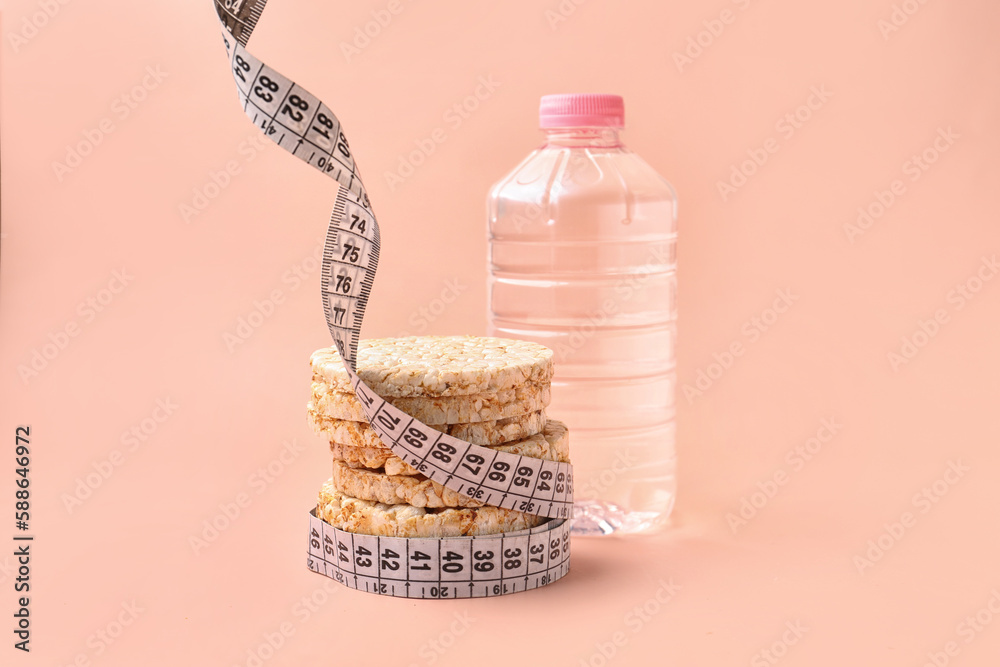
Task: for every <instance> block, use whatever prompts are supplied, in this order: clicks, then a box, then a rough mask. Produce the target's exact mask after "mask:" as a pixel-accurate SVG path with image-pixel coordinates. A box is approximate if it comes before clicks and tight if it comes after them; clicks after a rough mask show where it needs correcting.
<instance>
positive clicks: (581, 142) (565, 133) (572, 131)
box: [542, 127, 622, 148]
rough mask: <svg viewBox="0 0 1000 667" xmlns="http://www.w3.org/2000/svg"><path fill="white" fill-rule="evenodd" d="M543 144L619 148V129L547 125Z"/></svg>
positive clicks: (563, 146)
mask: <svg viewBox="0 0 1000 667" xmlns="http://www.w3.org/2000/svg"><path fill="white" fill-rule="evenodd" d="M542 131H543V132H545V146H546V147H549V146H553V147H561V148H621V146H622V142H621V138H620V137H619V136H618V133H619V130H618V128H614V127H547V128H544V129H543V130H542Z"/></svg>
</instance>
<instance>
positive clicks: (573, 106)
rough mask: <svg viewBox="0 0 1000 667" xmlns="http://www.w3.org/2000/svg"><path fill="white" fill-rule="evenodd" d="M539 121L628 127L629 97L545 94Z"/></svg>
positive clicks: (541, 123) (558, 124) (543, 125)
mask: <svg viewBox="0 0 1000 667" xmlns="http://www.w3.org/2000/svg"><path fill="white" fill-rule="evenodd" d="M538 123H539V127H541V128H548V127H614V128H623V127H625V101H624V100H622V98H621V97H620V96H619V95H600V94H589V93H587V94H574V95H544V96H542V103H541V105H540V106H539V109H538Z"/></svg>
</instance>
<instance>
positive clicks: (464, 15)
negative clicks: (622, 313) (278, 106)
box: [0, 0, 1000, 667]
mask: <svg viewBox="0 0 1000 667" xmlns="http://www.w3.org/2000/svg"><path fill="white" fill-rule="evenodd" d="M40 7H48V11H49V12H50V13H51V14H52V16H50V17H49V16H47V15H45V16H43V14H39V12H43V10H42V9H40ZM390 9H391V11H390ZM2 11H3V20H2V29H0V32H2V35H3V46H2V51H0V63H2V64H0V67H2V70H0V98H2V102H0V121H2V122H0V127H2V130H0V142H2V164H3V183H2V186H3V200H2V215H3V218H2V225H3V239H2V256H0V259H2V264H0V308H2V316H0V340H2V350H0V370H2V373H3V377H4V381H3V385H2V386H3V398H2V402H0V406H2V407H0V424H2V429H3V431H4V433H6V434H7V435H6V437H7V439H8V446H9V447H12V446H13V439H14V435H13V434H14V429H15V426H16V425H18V424H30V425H31V428H32V447H33V463H32V480H33V481H32V489H33V496H32V503H33V514H32V520H31V521H32V525H31V528H32V532H33V533H34V534H35V535H36V536H37V538H36V542H35V543H34V545H33V547H32V548H33V549H34V551H33V561H32V566H33V570H32V582H31V583H32V590H31V596H32V600H31V609H32V629H33V639H32V649H33V650H32V652H31V653H30V654H27V655H26V654H22V653H21V652H19V651H15V650H13V649H12V648H11V646H12V644H13V636H12V634H11V633H10V630H9V629H8V628H9V626H12V619H11V614H12V613H13V608H14V602H15V601H14V598H15V593H14V591H13V590H12V585H13V579H14V577H15V576H16V575H15V574H13V571H12V567H13V565H14V558H13V556H11V555H7V554H10V553H11V552H12V551H13V547H12V546H5V547H4V548H3V549H2V550H0V553H2V554H5V555H3V556H0V566H2V569H0V581H2V583H0V591H2V593H0V615H2V617H3V618H6V619H7V621H6V623H5V624H4V628H5V629H4V636H5V637H6V639H5V644H4V646H3V648H2V649H0V650H2V652H3V653H2V655H3V658H2V660H0V661H2V663H3V664H4V665H7V664H38V665H42V664H44V665H60V666H65V665H70V664H80V665H84V664H93V665H140V664H142V665H176V664H190V665H254V664H264V665H305V664H309V665H312V664H352V665H354V664H358V665H368V664H370V665H376V664H378V665H389V664H394V665H409V664H415V665H429V664H439V665H469V664H476V665H500V664H546V665H572V666H576V665H580V664H590V665H595V666H597V665H602V664H610V665H616V664H617V665H644V664H685V665H747V664H750V665H771V664H781V665H809V666H817V665H823V666H825V665H879V666H880V667H886V666H895V665H899V666H904V665H905V666H920V665H924V664H937V665H941V664H949V665H959V666H962V667H971V666H987V665H995V664H997V660H998V658H997V656H998V655H1000V616H998V613H1000V595H998V591H1000V565H998V563H1000V537H998V533H997V526H998V518H1000V517H998V507H1000V485H998V484H997V473H998V467H1000V450H998V448H997V442H998V439H1000V420H998V418H997V414H998V412H997V410H998V407H997V406H998V398H1000V379H998V378H1000V346H998V345H997V334H998V332H1000V308H998V301H1000V280H997V279H996V278H997V276H996V272H997V266H996V263H995V262H996V259H995V258H996V257H997V253H998V252H1000V227H998V224H997V222H998V215H997V214H998V205H997V195H996V192H997V182H998V177H1000V169H998V167H997V159H996V156H997V154H998V149H1000V131H998V129H997V128H998V123H997V118H998V115H1000V88H998V86H997V78H996V77H997V63H998V59H1000V42H997V40H996V34H997V31H998V28H1000V6H998V5H997V4H996V3H994V2H987V1H986V0H978V1H976V0H966V1H964V2H925V3H919V2H917V1H916V0H905V1H899V0H879V1H877V2H867V1H866V2H862V1H861V0H848V1H847V2H839V3H820V4H817V3H803V2H799V3H796V2H756V1H755V0H735V1H734V2H728V1H726V0H720V1H719V2H714V3H712V2H698V3H680V2H675V3H655V2H614V3H613V2H610V1H609V0H590V1H589V2H579V1H578V0H577V1H570V0H567V1H564V2H561V3H560V2H558V1H557V0H550V1H548V2H528V1H527V0H509V1H507V2H503V3H485V2H458V1H457V0H452V1H449V2H443V1H442V2H433V3H432V2H427V3H422V2H405V1H402V2H389V1H388V0H376V1H370V0H364V1H362V2H353V3H348V2H326V3H307V2H304V0H272V2H271V5H270V6H269V7H268V9H267V11H266V12H265V13H264V17H263V19H262V21H261V24H260V27H259V29H258V32H257V33H256V34H255V35H254V38H253V40H252V42H251V48H252V50H253V51H254V52H255V53H256V54H257V55H258V56H259V57H261V58H263V59H265V60H266V61H268V62H269V63H270V64H271V65H273V66H275V67H277V68H278V69H279V70H281V71H283V72H284V73H285V74H287V75H289V76H291V77H293V78H295V79H297V80H298V81H300V82H301V83H302V84H303V85H305V86H306V87H308V88H309V89H311V90H312V91H313V92H315V93H317V94H319V95H320V96H321V97H322V98H324V99H325V100H326V101H327V102H328V103H329V104H330V105H331V106H332V107H333V108H334V109H335V110H336V111H337V113H338V114H339V115H340V117H341V119H342V120H343V121H344V123H345V125H346V128H347V132H348V135H349V137H350V138H351V141H352V146H353V148H354V150H355V152H356V154H357V155H358V158H359V161H360V164H361V170H362V173H363V174H364V175H365V178H366V181H367V184H368V186H369V190H370V192H371V196H372V200H373V202H374V204H375V208H376V210H377V212H378V214H379V218H380V221H381V224H382V228H383V236H384V238H383V240H384V251H383V255H382V269H381V272H380V274H379V278H378V280H377V282H376V285H375V290H374V293H373V297H372V303H371V306H370V308H369V314H368V320H367V322H366V326H365V332H364V333H365V335H366V336H382V335H394V334H400V333H403V332H409V333H424V332H429V333H481V332H482V331H484V329H485V305H484V304H485V294H484V285H485V264H484V259H485V252H486V247H485V234H484V228H485V220H484V200H485V196H486V191H487V188H488V186H489V185H490V184H491V183H492V182H493V181H494V180H495V179H496V178H498V177H499V176H500V175H502V174H503V173H506V172H507V171H508V170H509V169H510V167H511V166H512V165H513V164H515V162H516V161H517V160H518V159H520V158H521V157H522V156H523V155H524V154H526V153H527V151H528V150H530V148H531V147H532V146H534V145H535V144H537V143H538V141H539V139H540V133H539V132H538V131H537V130H536V127H537V108H538V106H537V105H538V100H539V97H540V95H542V94H545V93H556V92H565V91H573V90H581V91H601V92H609V93H615V94H620V95H622V96H623V97H624V98H625V102H626V104H627V105H628V109H629V126H628V129H627V131H626V133H625V135H624V138H625V140H626V142H627V143H628V144H629V145H630V146H632V147H634V148H635V149H636V150H637V151H639V152H640V154H642V155H643V156H644V157H645V158H646V159H647V160H648V161H650V162H651V163H652V164H653V166H654V167H656V168H657V169H658V170H659V171H660V172H661V173H663V174H664V175H665V176H666V177H667V178H669V179H670V180H671V181H672V182H673V183H674V185H675V186H676V187H677V190H678V194H679V197H680V202H681V208H680V234H681V240H680V257H679V275H680V293H679V304H680V317H681V328H680V348H679V359H680V365H679V378H680V384H681V387H682V388H684V387H687V389H686V392H685V394H684V395H682V396H681V398H680V401H679V403H680V412H679V445H678V446H679V456H680V496H679V501H678V505H677V513H676V525H675V527H674V528H673V529H671V530H670V531H668V532H665V533H663V534H661V535H658V536H655V537H651V538H646V539H641V540H640V539H635V540H628V541H618V540H602V541H585V540H575V541H574V544H573V565H572V572H571V573H570V575H569V576H568V577H567V579H565V580H564V581H561V582H559V583H557V584H556V585H553V586H551V587H547V588H545V589H542V590H539V591H536V592H532V593H527V594H520V595H515V596H511V597H508V598H501V599H493V600H476V601H465V602H429V601H428V602H421V601H405V600H394V599H386V598H378V597H375V596H370V595H366V594H362V593H357V592H353V591H349V590H346V589H341V588H338V587H337V586H336V585H335V584H333V583H332V582H331V583H330V584H326V581H325V580H324V579H322V578H320V577H318V576H317V575H314V574H312V573H310V572H309V571H308V570H307V569H306V566H305V532H304V531H305V526H306V511H307V510H308V508H309V506H310V505H311V503H312V502H313V499H314V497H315V493H316V490H317V489H318V487H319V485H320V483H321V482H322V480H324V479H325V478H326V477H328V475H329V467H330V466H329V453H328V451H327V449H326V447H325V446H324V445H323V443H322V442H321V441H320V440H319V439H318V438H317V437H315V436H313V435H312V434H311V433H310V432H309V430H308V427H307V426H306V423H305V416H304V404H305V401H306V396H307V393H308V382H309V373H308V367H307V360H308V356H309V354H310V352H312V351H313V349H315V348H317V347H320V346H324V345H326V344H327V342H328V340H329V336H328V333H327V331H326V329H325V325H324V322H323V317H322V312H321V308H320V302H319V298H318V271H317V269H318V262H317V259H318V253H319V246H318V242H319V241H320V238H321V236H322V234H323V232H324V230H325V227H326V221H327V218H328V215H329V209H330V207H331V205H332V202H333V199H334V185H333V184H332V183H330V182H329V180H328V179H325V178H323V177H322V176H320V175H319V174H316V173H313V172H312V171H311V170H310V169H309V168H308V167H306V166H304V165H302V164H300V163H298V162H297V161H296V160H294V159H293V158H291V157H289V156H288V155H287V154H285V153H284V152H283V151H281V150H280V149H278V148H276V147H275V146H273V145H272V144H270V143H269V142H267V141H266V140H263V139H261V138H260V137H259V135H258V132H257V131H256V130H255V129H254V127H252V126H251V125H250V123H249V122H248V121H247V120H246V119H245V118H244V117H243V116H242V114H241V113H240V110H239V108H238V106H237V104H236V95H235V93H234V91H233V84H232V80H231V79H230V75H229V72H228V71H227V68H226V64H225V59H224V54H223V48H222V44H221V40H220V35H219V29H218V26H217V24H216V20H215V17H214V15H213V10H212V6H211V3H210V2H208V1H207V0H205V1H199V2H184V3H178V2H162V1H161V2H141V3H137V2H125V1H124V0H104V1H101V2H94V1H92V2H87V3H84V2H65V1H63V2H54V1H53V2H41V3H38V2H36V1H35V0H7V1H6V2H3V3H2ZM307 11H309V12H311V13H312V14H311V15H307V14H306V12H307ZM393 11H395V13H393ZM373 12H374V14H373ZM43 13H44V12H43ZM373 16H374V17H375V18H373ZM39 17H42V18H39ZM378 19H381V20H382V22H383V23H385V25H384V26H382V27H379V24H378V23H377V20H378ZM25 21H27V22H28V23H25ZM372 21H376V23H374V24H371V22H372ZM32 22H37V23H39V24H41V27H37V28H35V29H30V26H29V24H31V25H34V24H33V23H32ZM366 24H370V25H369V29H370V32H372V33H376V28H377V29H378V30H377V34H376V35H375V36H374V37H367V38H365V35H364V30H365V26H366ZM372 26H375V27H372ZM359 31H360V32H359ZM11 35H15V36H18V37H19V38H20V39H12V37H11ZM25 35H28V36H27V37H26V36H25ZM365 39H367V42H366V41H365ZM355 40H357V44H358V45H357V46H354V41H355ZM81 142H83V143H84V145H86V144H87V143H91V144H95V145H94V146H93V149H92V150H91V151H89V154H87V155H85V156H82V157H80V161H79V162H78V163H77V162H76V160H75V159H74V158H72V156H70V158H69V159H70V160H71V161H72V163H73V164H75V165H76V166H67V169H62V168H59V167H56V168H54V167H53V163H54V162H60V163H64V162H66V161H67V153H68V152H69V151H71V150H74V149H73V148H72V147H74V146H76V145H77V144H80V143H81ZM83 150H85V151H86V148H84V149H83ZM418 151H419V152H418ZM421 152H422V153H424V154H423V155H422V154H421ZM426 153H429V155H426ZM413 163H419V164H418V165H417V166H414V164H413ZM387 174H388V175H387ZM393 174H394V175H393ZM859 210H860V212H859ZM255 313H256V314H255ZM53 346H54V347H53ZM36 352H37V353H38V354H41V355H43V356H42V357H40V358H38V359H36V365H37V366H38V367H39V370H38V374H37V375H31V376H28V377H26V379H22V377H21V374H20V373H19V367H20V366H30V364H31V363H32V358H33V356H34V355H35V354H36ZM45 354H48V355H49V356H51V357H52V358H51V359H47V358H45V357H44V355H45ZM6 461H7V464H6V465H7V467H6V468H5V470H4V472H3V479H4V480H6V481H4V482H3V484H2V486H3V488H4V489H7V491H4V492H3V494H0V495H2V498H3V499H2V501H0V502H2V507H3V508H5V509H3V511H2V512H0V514H2V515H3V516H5V517H6V519H5V522H4V523H3V527H2V530H0V539H2V540H4V544H7V545H11V544H12V542H9V540H10V535H11V534H12V533H14V532H15V530H14V527H13V517H12V516H11V515H12V513H13V502H14V499H13V496H12V488H13V487H12V484H13V482H12V479H13V476H14V472H13V470H12V469H13V467H14V463H13V454H12V453H11V452H10V449H8V456H7V458H6ZM95 470H104V471H105V472H108V471H109V470H110V476H108V477H107V479H104V478H100V484H99V485H98V486H97V488H96V489H92V490H91V494H90V496H89V497H87V498H86V499H84V500H82V501H81V502H80V503H79V504H75V503H74V504H72V505H70V506H69V507H68V506H67V503H66V498H67V497H69V496H70V494H74V493H76V490H77V489H78V487H79V485H80V484H86V480H87V477H88V475H90V474H91V473H94V471H95ZM94 479H95V478H93V477H91V480H94ZM754 504H756V507H755V506H754ZM220 508H221V509H220ZM237 509H238V511H239V514H238V516H236V517H235V518H232V519H230V520H229V524H230V525H229V527H228V528H226V529H225V530H222V531H221V532H220V533H219V534H217V535H215V536H214V537H213V535H212V534H211V533H206V532H205V522H206V521H208V522H211V521H213V520H215V521H217V522H218V523H219V524H220V525H221V524H224V523H225V519H224V518H223V519H219V516H220V515H221V516H222V517H225V514H224V512H226V511H228V512H229V513H230V514H233V515H235V512H236V510H237ZM741 511H742V512H743V516H742V517H741V516H740V512H741ZM192 537H199V538H201V539H204V540H205V541H206V544H204V545H200V546H198V548H197V549H196V548H195V547H193V546H192V542H191V539H192ZM869 561H870V562H869ZM671 582H672V583H673V585H674V587H673V588H671V587H670V585H671ZM327 585H328V586H329V591H327V590H326V588H325V586H327ZM677 587H679V588H677ZM310 599H311V600H312V601H310ZM991 605H992V606H991ZM119 622H122V623H125V622H127V625H123V626H119V625H117V624H118V623H119ZM119 631H120V632H119ZM108 632H110V633H112V634H114V635H115V636H114V637H113V638H112V637H111V635H108V634H107V633H108ZM101 633H104V635H103V636H104V637H107V640H105V639H102V638H101V637H102V634H101ZM498 637H499V639H498ZM268 641H272V642H273V643H274V644H280V648H278V649H277V650H274V651H271V650H270V649H268V648H263V649H262V648H261V647H262V646H265V645H266V642H268ZM529 651H533V652H534V657H526V656H527V655H528V652H529ZM765 651H767V652H768V653H767V654H766V655H765V653H764V652H765ZM335 652H336V657H335ZM255 653H256V654H257V655H258V656H261V655H263V656H265V657H266V658H267V659H266V660H263V659H261V658H260V657H254V655H253V654H255ZM605 653H607V654H609V655H611V657H610V658H606V657H605V656H604V654H605ZM543 660H544V662H543Z"/></svg>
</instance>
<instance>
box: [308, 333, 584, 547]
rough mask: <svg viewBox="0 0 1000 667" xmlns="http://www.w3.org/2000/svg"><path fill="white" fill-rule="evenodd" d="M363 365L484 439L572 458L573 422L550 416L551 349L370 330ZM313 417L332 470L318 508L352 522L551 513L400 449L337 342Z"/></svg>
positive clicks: (418, 405) (470, 530)
mask: <svg viewBox="0 0 1000 667" xmlns="http://www.w3.org/2000/svg"><path fill="white" fill-rule="evenodd" d="M357 359H358V363H357V373H358V376H359V377H360V378H361V379H362V381H364V382H365V384H367V385H368V386H369V387H371V388H372V390H374V392H375V393H376V394H378V395H379V396H381V397H382V398H384V399H385V400H387V401H388V402H389V403H391V404H393V405H394V406H396V407H397V408H399V409H400V410H402V411H403V412H406V413H407V414H409V415H411V416H412V417H415V418H416V419H418V420H420V421H422V422H424V423H425V424H427V425H429V426H431V427H432V428H434V429H436V430H438V431H442V432H444V433H447V434H449V435H452V436H454V437H456V438H459V439H462V440H466V441H468V442H471V443H473V444H476V445H482V446H484V447H491V448H495V449H498V450H502V451H506V452H510V453H514V454H519V455H521V456H527V457H533V458H538V459H546V460H551V461H560V462H564V463H568V462H569V438H568V432H567V429H566V426H565V424H563V423H561V422H558V421H555V420H552V419H547V417H546V416H545V407H546V406H547V405H548V404H549V401H550V392H551V388H550V385H551V380H552V351H551V350H550V349H548V348H547V347H544V346H542V345H538V344H536V343H528V342H524V341H515V340H508V339H502V338H482V337H476V336H411V337H407V338H381V339H373V340H363V341H361V342H360V344H359V348H358V355H357ZM310 363H311V366H312V371H313V381H312V398H311V400H310V402H309V405H308V411H309V422H310V424H311V425H312V427H313V429H314V430H315V431H316V433H318V434H320V435H323V436H325V437H327V438H328V439H329V442H330V450H331V452H332V453H333V477H331V478H330V479H329V480H328V481H327V482H326V483H325V484H324V485H323V488H322V490H321V491H320V495H319V505H318V508H317V514H318V515H319V517H320V518H322V519H323V520H324V521H326V522H327V523H330V524H331V525H334V526H336V527H338V528H341V529H343V530H348V531H351V532H354V533H364V534H368V535H384V536H394V537H457V536H461V535H487V534H493V533H500V532H507V531H514V530H522V529H524V528H532V527H534V526H536V525H538V524H539V523H541V522H542V521H543V520H544V519H543V518H542V517H538V516H535V515H533V514H525V513H522V512H516V511H514V510H508V509H501V508H499V507H487V506H483V504H482V502H480V501H479V500H476V499H474V498H470V497H467V496H464V495H462V494H458V493H455V492H454V491H452V490H451V489H448V488H446V487H444V486H442V485H441V484H438V483H437V482H435V481H433V480H431V479H428V478H427V477H425V476H424V475H422V474H420V473H419V471H417V470H416V469H414V468H413V467H412V466H410V465H409V464H408V463H406V462H405V461H403V460H401V459H400V458H398V457H397V456H395V455H394V454H393V453H392V451H391V450H390V449H389V448H388V447H386V446H385V444H383V443H382V441H381V440H380V439H379V437H378V435H377V434H376V432H375V431H374V430H373V429H372V428H371V427H370V426H369V424H368V421H367V418H366V417H365V414H364V411H363V410H362V407H361V403H360V402H359V401H358V399H357V398H356V397H355V394H354V390H353V388H352V387H351V383H350V377H349V375H348V374H347V371H346V369H345V368H344V364H343V362H342V361H341V358H340V355H339V354H338V353H337V350H336V348H324V349H321V350H317V351H316V352H314V353H313V355H312V358H311V359H310Z"/></svg>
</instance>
